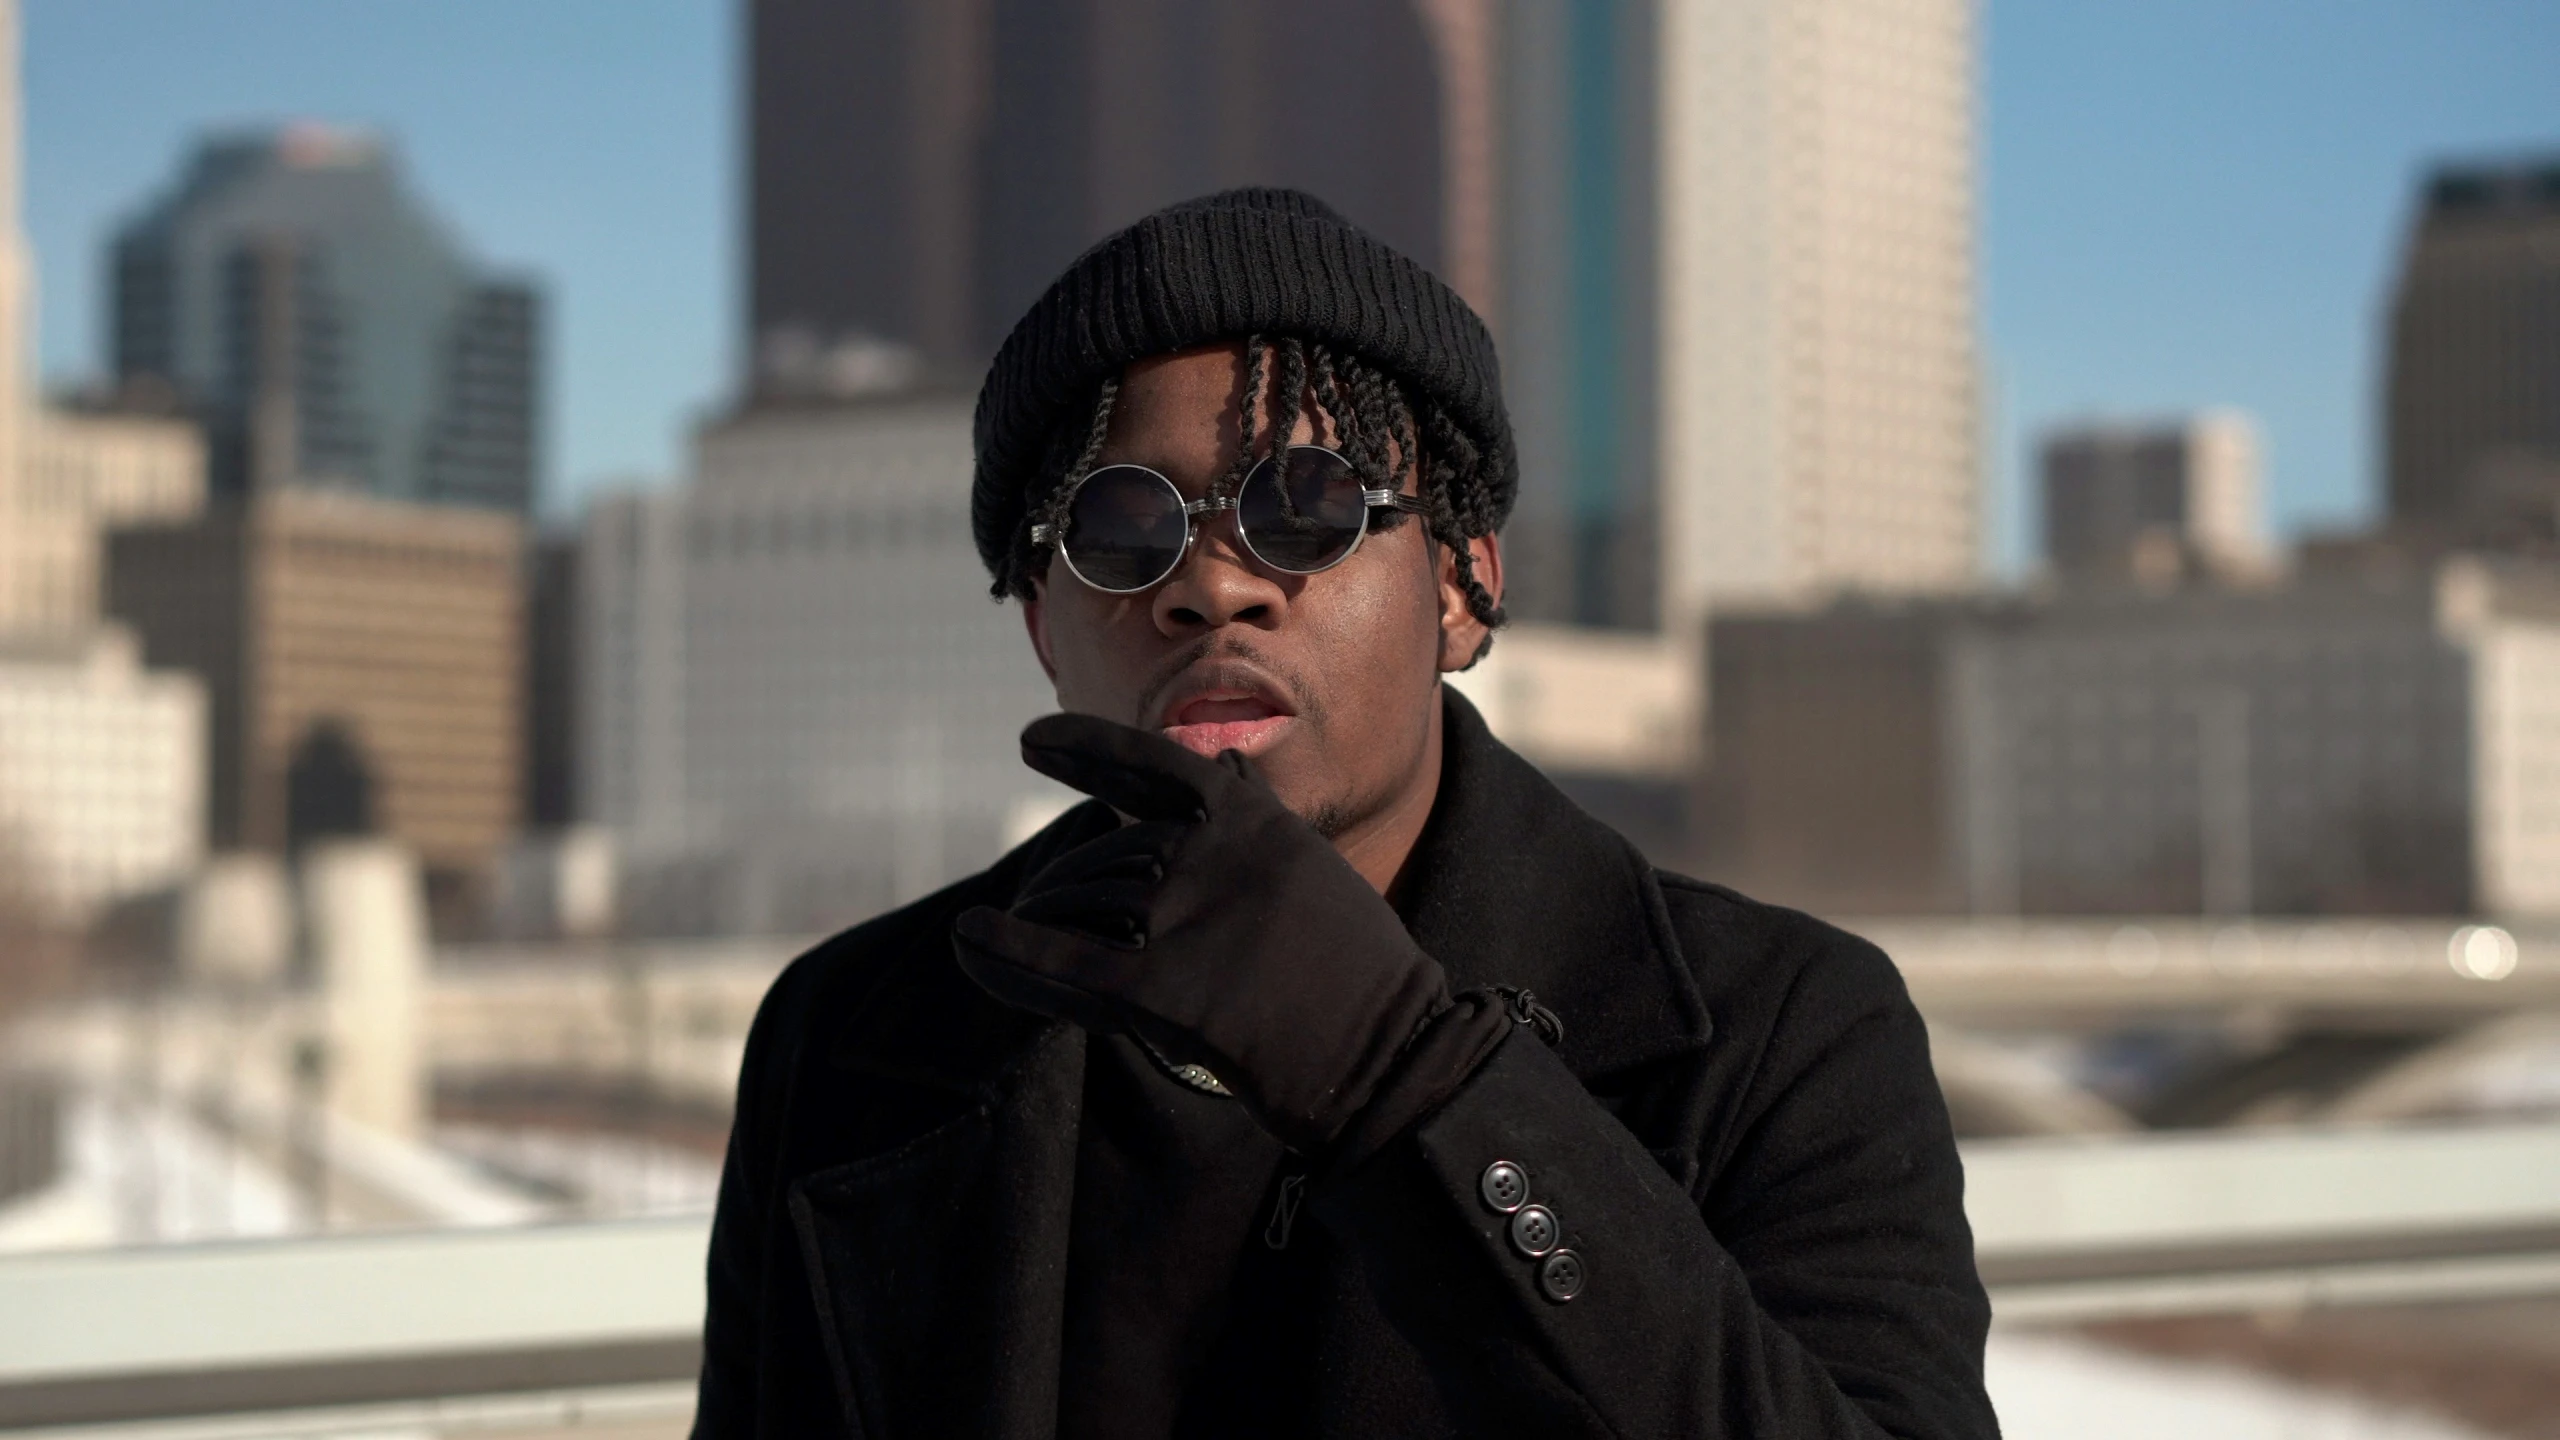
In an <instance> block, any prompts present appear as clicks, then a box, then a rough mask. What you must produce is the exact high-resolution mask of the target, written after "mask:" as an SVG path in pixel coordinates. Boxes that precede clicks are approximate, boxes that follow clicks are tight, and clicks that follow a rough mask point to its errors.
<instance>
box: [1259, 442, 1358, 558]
mask: <svg viewBox="0 0 2560 1440" xmlns="http://www.w3.org/2000/svg"><path fill="white" fill-rule="evenodd" d="M1367 519H1368V506H1367V505H1366V504H1365V503H1364V502H1363V501H1362V500H1361V498H1360V476H1359V475H1358V474H1357V473H1356V472H1354V471H1353V470H1352V468H1351V462H1350V461H1348V460H1345V459H1343V458H1342V457H1341V456H1339V455H1336V454H1334V453H1333V452H1332V451H1330V450H1319V449H1316V448H1315V447H1314V446H1311V445H1302V446H1298V447H1296V448H1293V449H1291V450H1290V451H1289V463H1288V466H1287V468H1286V470H1285V471H1284V470H1283V469H1282V467H1281V466H1278V465H1274V464H1272V463H1271V462H1270V461H1268V460H1266V461H1264V462H1263V463H1262V464H1260V465H1259V466H1256V467H1255V468H1254V471H1253V473H1252V474H1251V475H1248V476H1246V477H1245V482H1244V490H1243V493H1241V494H1239V495H1238V496H1237V497H1236V526H1237V528H1238V529H1240V530H1242V531H1243V532H1244V538H1245V543H1246V544H1248V545H1251V546H1252V547H1253V553H1254V554H1256V555H1258V556H1260V557H1261V558H1262V562H1263V563H1264V564H1266V565H1269V566H1271V567H1272V568H1273V569H1275V570H1290V571H1295V572H1296V573H1298V574H1301V575H1305V574H1310V573H1312V572H1314V571H1317V570H1322V569H1323V568H1325V567H1326V566H1328V565H1332V564H1336V563H1338V562H1339V561H1340V560H1341V559H1342V557H1343V556H1345V555H1348V554H1350V553H1351V547H1352V546H1353V545H1355V544H1357V543H1358V542H1359V539H1360V528H1361V526H1362V525H1363V524H1364V523H1366V521H1367Z"/></svg>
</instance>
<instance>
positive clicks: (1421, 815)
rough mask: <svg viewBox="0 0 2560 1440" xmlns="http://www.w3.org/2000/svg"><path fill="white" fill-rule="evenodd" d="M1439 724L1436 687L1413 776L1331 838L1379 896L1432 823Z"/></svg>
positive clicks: (1437, 779)
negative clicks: (1382, 802)
mask: <svg viewBox="0 0 2560 1440" xmlns="http://www.w3.org/2000/svg"><path fill="white" fill-rule="evenodd" d="M1440 725H1441V718H1440V695H1439V691H1438V689H1437V688H1436V687H1435V688H1434V689H1433V691H1432V696H1431V714H1430V719H1429V721H1428V722H1427V723H1426V725H1425V726H1424V729H1423V736H1422V754H1421V756H1420V757H1419V759H1418V761H1417V763H1416V764H1415V766H1414V771H1413V774H1412V775H1411V776H1410V777H1409V778H1408V779H1407V781H1406V783H1405V784H1404V785H1402V786H1400V787H1398V789H1397V791H1396V793H1395V795H1394V796H1393V798H1391V799H1389V800H1388V801H1387V803H1386V804H1384V805H1381V806H1379V807H1378V808H1377V809H1376V810H1373V811H1371V812H1370V813H1369V814H1368V815H1365V816H1363V817H1362V818H1361V819H1360V820H1359V821H1357V822H1356V823H1354V824H1353V825H1351V826H1350V828H1348V829H1346V830H1344V831H1343V832H1342V833H1341V834H1339V835H1336V836H1334V837H1333V848H1334V849H1335V850H1336V851H1338V852H1340V854H1341V856H1342V858H1343V859H1345V860H1348V861H1350V862H1351V868H1352V869H1354V870H1357V871H1359V872H1360V877H1361V878H1362V879H1364V880H1366V881H1368V882H1369V883H1370V884H1371V885H1372V886H1374V887H1376V889H1377V891H1378V893H1379V894H1381V895H1393V894H1394V893H1395V888H1396V883H1397V882H1398V881H1399V880H1401V879H1402V878H1403V876H1404V869H1405V863H1406V862H1407V861H1409V860H1411V859H1412V858H1413V847H1414V845H1415V843H1416V842H1418V841H1420V840H1421V839H1422V827H1423V826H1424V825H1426V824H1428V823H1430V820H1431V807H1432V804H1433V803H1434V802H1435V801H1437V800H1438V799H1439V798H1440V745H1441V734H1440Z"/></svg>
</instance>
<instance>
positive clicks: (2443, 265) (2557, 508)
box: [2382, 156, 2560, 552]
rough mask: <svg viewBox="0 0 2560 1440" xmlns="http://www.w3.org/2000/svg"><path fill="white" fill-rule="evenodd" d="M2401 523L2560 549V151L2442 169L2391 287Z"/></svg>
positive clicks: (2388, 408)
mask: <svg viewBox="0 0 2560 1440" xmlns="http://www.w3.org/2000/svg"><path fill="white" fill-rule="evenodd" d="M2388 344H2389V348H2388V351H2387V356H2388V359H2387V361H2386V366H2387V370H2386V375H2385V379H2384V403H2383V416H2382V420H2383V432H2384V444H2385V447H2386V456H2385V460H2384V465H2385V492H2386V493H2385V499H2386V500H2387V501H2388V503H2389V506H2390V515H2391V520H2392V523H2393V524H2394V525H2395V526H2397V527H2400V528H2401V529H2403V530H2406V531H2411V532H2415V533H2418V534H2421V535H2424V536H2427V537H2429V538H2431V539H2435V540H2437V541H2439V542H2443V541H2452V542H2457V543H2487V544H2495V545H2502V546H2510V547H2512V546H2518V545H2529V546H2534V547H2537V548H2540V549H2542V550H2543V551H2545V552H2550V551H2553V550H2555V549H2560V158H2554V157H2550V156H2543V157H2539V158H2536V159H2531V160H2521V161H2511V162H2507V163H2503V164H2490V165H2470V164H2465V165H2450V166H2446V167H2445V168H2443V169H2441V170H2439V171H2438V172H2437V173H2436V174H2435V175H2434V176H2433V177H2431V178H2430V179H2429V180H2428V182H2427V184H2426V187H2425V190H2424V192H2423V194H2422V196H2421V198H2420V200H2419V204H2418V212H2417V215H2416V217H2415V220H2414V222H2413V223H2412V225H2411V226H2410V233H2409V238H2408V245H2407V248H2406V250H2405V252H2404V253H2403V255H2402V258H2401V266H2400V277H2399V284H2398V286H2397V287H2396V289H2395V291H2394V293H2393V295H2392V297H2391V309H2390V331H2389V340H2388Z"/></svg>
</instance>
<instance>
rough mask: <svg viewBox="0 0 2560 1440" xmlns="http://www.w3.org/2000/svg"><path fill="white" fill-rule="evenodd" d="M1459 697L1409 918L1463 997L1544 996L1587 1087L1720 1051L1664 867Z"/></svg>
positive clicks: (1409, 888)
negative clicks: (1509, 990) (1509, 989)
mask: <svg viewBox="0 0 2560 1440" xmlns="http://www.w3.org/2000/svg"><path fill="white" fill-rule="evenodd" d="M1444 694H1445V696H1446V699H1445V702H1444V709H1443V713H1442V727H1441V729H1442V737H1443V738H1442V760H1441V770H1440V795H1439V799H1438V800H1437V801H1436V802H1435V803H1434V804H1433V806H1432V810H1431V821H1430V823H1429V824H1428V825H1426V826H1424V827H1423V832H1422V838H1421V840H1420V841H1419V842H1418V843H1417V844H1416V845H1415V846H1414V853H1413V858H1412V859H1411V860H1410V861H1408V862H1407V865H1406V869H1405V874H1404V878H1403V880H1402V882H1401V884H1400V886H1399V889H1400V892H1401V893H1400V894H1399V896H1398V897H1397V898H1398V905H1397V908H1398V910H1399V911H1401V912H1402V914H1403V915H1404V917H1405V925H1406V928H1408V929H1410V930H1411V931H1412V932H1413V937H1414V939H1415V941H1416V942H1417V943H1419V944H1420V945H1421V946H1422V948H1423V949H1424V950H1426V951H1428V952H1429V953H1430V954H1431V956H1432V957H1433V958H1434V959H1437V960H1438V961H1439V962H1440V963H1441V964H1442V965H1443V966H1444V967H1446V968H1447V969H1448V971H1449V988H1451V989H1452V990H1467V989H1472V988H1474V987H1476V986H1480V985H1516V986H1520V987H1523V988H1526V989H1528V990H1531V991H1534V992H1536V994H1537V997H1538V999H1539V1000H1540V1001H1541V1002H1543V1003H1544V1004H1545V1005H1546V1006H1547V1007H1548V1008H1549V1009H1552V1010H1554V1011H1555V1012H1556V1013H1557V1014H1558V1015H1560V1016H1562V1017H1563V1019H1564V1043H1563V1044H1562V1045H1561V1046H1560V1047H1559V1053H1560V1054H1561V1055H1562V1057H1563V1059H1564V1062H1565V1064H1566V1066H1567V1068H1569V1069H1571V1070H1572V1071H1573V1073H1574V1075H1575V1076H1576V1077H1577V1078H1579V1079H1582V1080H1585V1081H1588V1080H1591V1079H1594V1078H1596V1077H1598V1076H1601V1075H1605V1074H1609V1073H1611V1072H1614V1071H1619V1070H1625V1069H1630V1068H1633V1067H1635V1066H1638V1065H1643V1064H1647V1063H1650V1062H1652V1061H1655V1060H1660V1059H1664V1058H1667V1057H1669V1056H1671V1055H1676V1054H1679V1053H1681V1052H1683V1051H1687V1050H1691V1049H1695V1048H1696V1047H1698V1046H1700V1045H1703V1044H1705V1043H1706V1040H1707V1037H1708V1035H1709V1034H1710V1033H1711V1032H1712V1029H1713V1026H1712V1023H1711V1022H1710V1020H1709V1019H1708V1016H1707V1009H1706V1004H1705V1002H1704V1001H1703V1000H1702V999H1701V998H1700V997H1699V994H1698V986H1697V981H1696V979H1695V977H1694V976H1693V975H1692V974H1691V973H1690V970H1689V965H1688V962H1687V961H1686V960H1685V959H1684V958H1683V957H1682V955H1681V953H1680V944H1679V940H1678V939H1677V937H1676V936H1675V935H1674V934H1673V931H1672V928H1671V916H1670V912H1669V910H1668V909H1666V908H1665V906H1664V904H1663V900H1662V887H1661V885H1660V883H1659V882H1658V881H1657V880H1656V879H1655V877H1654V869H1653V866H1652V865H1651V864H1650V863H1649V862H1647V861H1646V860H1645V858H1644V856H1643V855H1641V854H1639V853H1638V852H1637V851H1636V848H1635V847H1634V846H1632V845H1630V844H1628V843H1627V841H1626V840H1625V838H1624V837H1622V836H1620V835H1619V834H1618V833H1617V832H1616V831H1614V830H1612V829H1610V828H1609V827H1608V826H1606V825H1603V824H1601V823H1600V822H1599V821H1597V820H1594V819H1592V818H1591V817H1590V816H1589V815H1587V814H1585V813H1583V811H1582V809H1581V808H1580V807H1579V806H1577V805H1575V804H1574V803H1573V802H1572V801H1571V800H1568V799H1566V798H1565V795H1564V792H1562V791H1560V790H1558V789H1557V788H1556V787H1555V784H1554V783H1553V782H1552V781H1550V780H1548V779H1547V777H1546V776H1544V775H1542V774H1540V773H1538V770H1537V767H1535V766H1533V765H1531V764H1530V763H1529V762H1528V761H1526V760H1523V759H1521V758H1520V756H1519V755H1518V754H1517V753H1516V752H1514V751H1513V750H1512V749H1511V748H1510V747H1509V746H1507V745H1504V744H1503V743H1502V742H1501V741H1499V740H1496V739H1495V738H1493V732H1492V731H1491V730H1489V729H1487V728H1486V726H1485V723H1484V718H1483V717H1482V716H1480V715H1478V714H1477V713H1476V708H1475V706H1473V705H1471V704H1469V703H1468V702H1467V699H1466V697H1465V696H1462V695H1460V694H1458V693H1457V692H1456V691H1455V690H1444Z"/></svg>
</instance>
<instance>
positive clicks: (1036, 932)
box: [951, 905, 1130, 1035]
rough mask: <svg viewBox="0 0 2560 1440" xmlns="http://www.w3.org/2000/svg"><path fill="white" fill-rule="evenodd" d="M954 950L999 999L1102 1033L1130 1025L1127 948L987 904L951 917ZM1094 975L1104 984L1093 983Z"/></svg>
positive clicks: (964, 969) (1120, 1030) (967, 970)
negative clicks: (1124, 994)
mask: <svg viewBox="0 0 2560 1440" xmlns="http://www.w3.org/2000/svg"><path fill="white" fill-rule="evenodd" d="M951 952H952V957H953V958H954V959H955V960H957V961H958V962H959V965H960V969H961V972H962V973H963V974H965V975H967V976H968V977H969V978H970V979H971V980H972V981H975V982H976V983H977V986H978V988H979V989H981V990H984V991H986V992H987V993H988V994H989V995H992V996H994V997H995V999H996V1000H997V1001H998V1002H999V1003H1001V1004H1005V1005H1010V1006H1012V1007H1013V1008H1014V1009H1016V1010H1028V1011H1030V1012H1032V1013H1033V1014H1035V1015H1052V1016H1056V1017H1057V1018H1059V1019H1061V1020H1067V1021H1071V1022H1073V1023H1074V1024H1077V1025H1080V1026H1082V1027H1084V1028H1085V1029H1087V1030H1089V1031H1092V1032H1094V1033H1095V1034H1098V1035H1117V1034H1121V1033H1123V1032H1125V1031H1126V1030H1127V1029H1128V1028H1129V1013H1130V1007H1129V1006H1128V1004H1127V1003H1126V1002H1125V1001H1123V1000H1121V999H1120V998H1119V995H1118V993H1117V992H1118V990H1119V988H1120V987H1121V986H1125V985H1126V984H1127V982H1128V980H1129V978H1130V976H1129V972H1128V970H1127V968H1126V966H1125V964H1124V963H1123V962H1125V961H1126V960H1127V959H1128V958H1129V952H1125V951H1114V950H1112V949H1110V948H1109V947H1107V946H1103V945H1098V944H1095V943H1094V942H1092V941H1089V940H1084V939H1082V938H1080V937H1078V936H1075V935H1071V934H1068V933H1066V932H1063V931H1058V930H1052V929H1049V928H1048V927H1046V926H1042V925H1034V924H1031V923H1029V922H1027V921H1023V920H1018V919H1016V918H1014V917H1013V916H1011V915H1008V914H1006V913H1005V912H1003V911H1001V910H998V909H995V908H993V907H991V906H986V905H981V906H978V907H976V908H975V909H971V910H964V911H962V912H961V914H960V918H959V919H958V920H956V921H954V922H952V926H951ZM1096 979H1098V980H1100V981H1101V982H1102V986H1101V988H1095V986H1094V985H1093V984H1091V983H1089V982H1090V981H1092V980H1096ZM1115 981H1116V982H1118V983H1117V984H1114V983H1113V982H1115Z"/></svg>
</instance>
